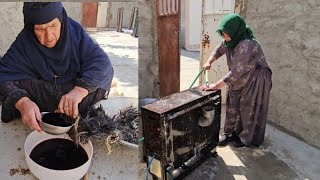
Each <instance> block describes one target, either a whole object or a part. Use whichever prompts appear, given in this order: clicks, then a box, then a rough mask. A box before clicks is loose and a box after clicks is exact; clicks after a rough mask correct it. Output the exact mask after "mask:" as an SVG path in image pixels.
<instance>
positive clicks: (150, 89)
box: [138, 0, 160, 98]
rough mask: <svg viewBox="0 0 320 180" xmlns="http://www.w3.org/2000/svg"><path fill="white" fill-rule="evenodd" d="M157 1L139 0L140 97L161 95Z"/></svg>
mask: <svg viewBox="0 0 320 180" xmlns="http://www.w3.org/2000/svg"><path fill="white" fill-rule="evenodd" d="M155 2H156V0H140V1H139V32H138V34H139V98H148V97H155V98H158V97H159V96H160V91H159V89H160V86H159V70H158V56H157V54H158V50H157V49H158V47H157V22H156V4H155Z"/></svg>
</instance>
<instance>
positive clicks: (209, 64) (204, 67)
mask: <svg viewBox="0 0 320 180" xmlns="http://www.w3.org/2000/svg"><path fill="white" fill-rule="evenodd" d="M210 68H211V63H210V61H207V62H206V63H205V64H204V65H203V69H204V70H210Z"/></svg>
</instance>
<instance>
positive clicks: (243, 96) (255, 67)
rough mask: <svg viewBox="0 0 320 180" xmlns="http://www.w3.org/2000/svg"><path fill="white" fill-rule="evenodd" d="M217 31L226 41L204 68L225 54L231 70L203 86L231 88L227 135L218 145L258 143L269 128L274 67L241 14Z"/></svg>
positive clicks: (225, 20)
mask: <svg viewBox="0 0 320 180" xmlns="http://www.w3.org/2000/svg"><path fill="white" fill-rule="evenodd" d="M217 32H218V34H219V35H220V36H221V37H222V38H223V39H224V41H223V42H222V43H221V44H220V45H218V47H217V48H216V49H215V50H214V51H213V52H212V54H211V56H210V58H209V59H208V61H207V62H206V63H205V64H204V68H205V69H210V67H211V64H212V63H213V62H214V61H215V60H217V59H218V58H219V57H220V56H222V55H223V54H226V56H227V64H228V67H229V72H228V73H227V74H226V75H225V76H224V77H223V79H221V80H219V81H218V82H216V83H214V84H210V85H209V86H208V87H206V86H202V87H201V88H202V89H203V90H206V91H208V90H216V89H220V88H222V87H223V86H225V85H227V87H228V95H227V103H226V120H225V126H224V135H223V136H221V137H220V139H219V145H226V144H227V143H229V142H233V145H234V146H235V147H242V146H250V145H255V146H259V145H261V144H262V142H263V140H264V133H265V128H266V121H267V114H268V104H269V93H270V90H271V86H272V83H271V74H272V72H271V69H270V67H269V65H268V63H267V61H266V59H265V57H264V54H263V51H262V49H261V47H260V44H259V43H258V41H256V40H255V37H254V36H253V33H252V30H251V28H250V27H249V26H247V25H246V23H245V22H244V20H243V19H242V18H241V16H239V15H237V14H228V15H226V16H224V17H223V19H222V20H221V23H220V26H219V28H218V30H217Z"/></svg>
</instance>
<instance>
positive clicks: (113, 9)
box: [107, 2, 140, 28]
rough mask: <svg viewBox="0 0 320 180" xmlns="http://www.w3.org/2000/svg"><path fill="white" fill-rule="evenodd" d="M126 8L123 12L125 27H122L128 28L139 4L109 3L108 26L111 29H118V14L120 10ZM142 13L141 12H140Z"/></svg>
mask: <svg viewBox="0 0 320 180" xmlns="http://www.w3.org/2000/svg"><path fill="white" fill-rule="evenodd" d="M122 7H123V8H124V12H123V25H122V27H124V28H127V27H128V25H129V22H130V16H131V12H132V8H133V7H138V2H109V3H108V11H110V13H109V12H108V16H107V24H108V25H109V26H108V27H109V28H115V27H117V14H118V8H122ZM139 13H140V10H139Z"/></svg>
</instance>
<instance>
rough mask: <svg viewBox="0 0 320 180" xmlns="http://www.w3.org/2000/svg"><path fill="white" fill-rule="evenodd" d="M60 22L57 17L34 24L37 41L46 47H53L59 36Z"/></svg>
mask: <svg viewBox="0 0 320 180" xmlns="http://www.w3.org/2000/svg"><path fill="white" fill-rule="evenodd" d="M60 30H61V22H60V20H59V19H58V18H55V19H54V20H52V21H50V22H48V23H46V24H36V25H34V33H35V34H36V36H37V38H38V41H39V43H40V44H42V45H43V46H46V47H47V48H52V47H54V46H55V45H56V44H57V42H58V40H59V38H60Z"/></svg>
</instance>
